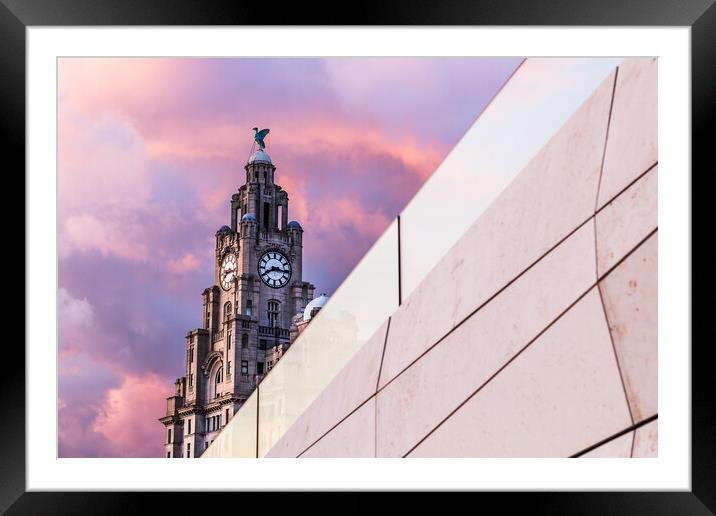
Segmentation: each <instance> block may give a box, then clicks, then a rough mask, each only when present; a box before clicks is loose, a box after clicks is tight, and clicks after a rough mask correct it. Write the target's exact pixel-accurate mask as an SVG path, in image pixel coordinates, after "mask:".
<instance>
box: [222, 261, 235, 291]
mask: <svg viewBox="0 0 716 516" xmlns="http://www.w3.org/2000/svg"><path fill="white" fill-rule="evenodd" d="M236 269H237V264H236V256H234V255H233V254H227V255H226V256H224V259H223V260H222V261H221V288H223V289H224V290H229V289H230V288H231V285H232V284H233V282H234V279H235V278H236Z"/></svg>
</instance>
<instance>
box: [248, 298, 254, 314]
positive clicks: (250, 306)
mask: <svg viewBox="0 0 716 516" xmlns="http://www.w3.org/2000/svg"><path fill="white" fill-rule="evenodd" d="M252 309H253V304H252V303H251V300H250V299H247V300H246V315H248V316H251V315H252V314H251V311H252Z"/></svg>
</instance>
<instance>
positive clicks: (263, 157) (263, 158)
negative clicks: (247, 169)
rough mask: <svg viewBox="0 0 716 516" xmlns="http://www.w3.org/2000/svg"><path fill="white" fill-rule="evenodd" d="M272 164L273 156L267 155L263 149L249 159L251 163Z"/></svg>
mask: <svg viewBox="0 0 716 516" xmlns="http://www.w3.org/2000/svg"><path fill="white" fill-rule="evenodd" d="M258 162H261V163H271V156H269V155H268V154H266V152H264V150H263V149H259V150H257V151H256V152H254V154H253V155H252V156H251V157H250V158H249V163H258Z"/></svg>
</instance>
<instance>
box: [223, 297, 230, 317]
mask: <svg viewBox="0 0 716 516" xmlns="http://www.w3.org/2000/svg"><path fill="white" fill-rule="evenodd" d="M230 315H231V301H228V302H227V303H226V304H225V305H224V318H225V319H228V318H229V316H230Z"/></svg>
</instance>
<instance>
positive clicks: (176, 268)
mask: <svg viewBox="0 0 716 516" xmlns="http://www.w3.org/2000/svg"><path fill="white" fill-rule="evenodd" d="M200 265H201V262H200V261H199V260H198V259H197V258H196V256H194V255H193V254H192V253H186V254H185V255H184V256H182V257H181V258H177V259H176V260H170V261H169V270H170V271H171V272H173V273H174V274H184V273H186V272H190V271H195V270H197V269H198V268H199V266H200Z"/></svg>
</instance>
